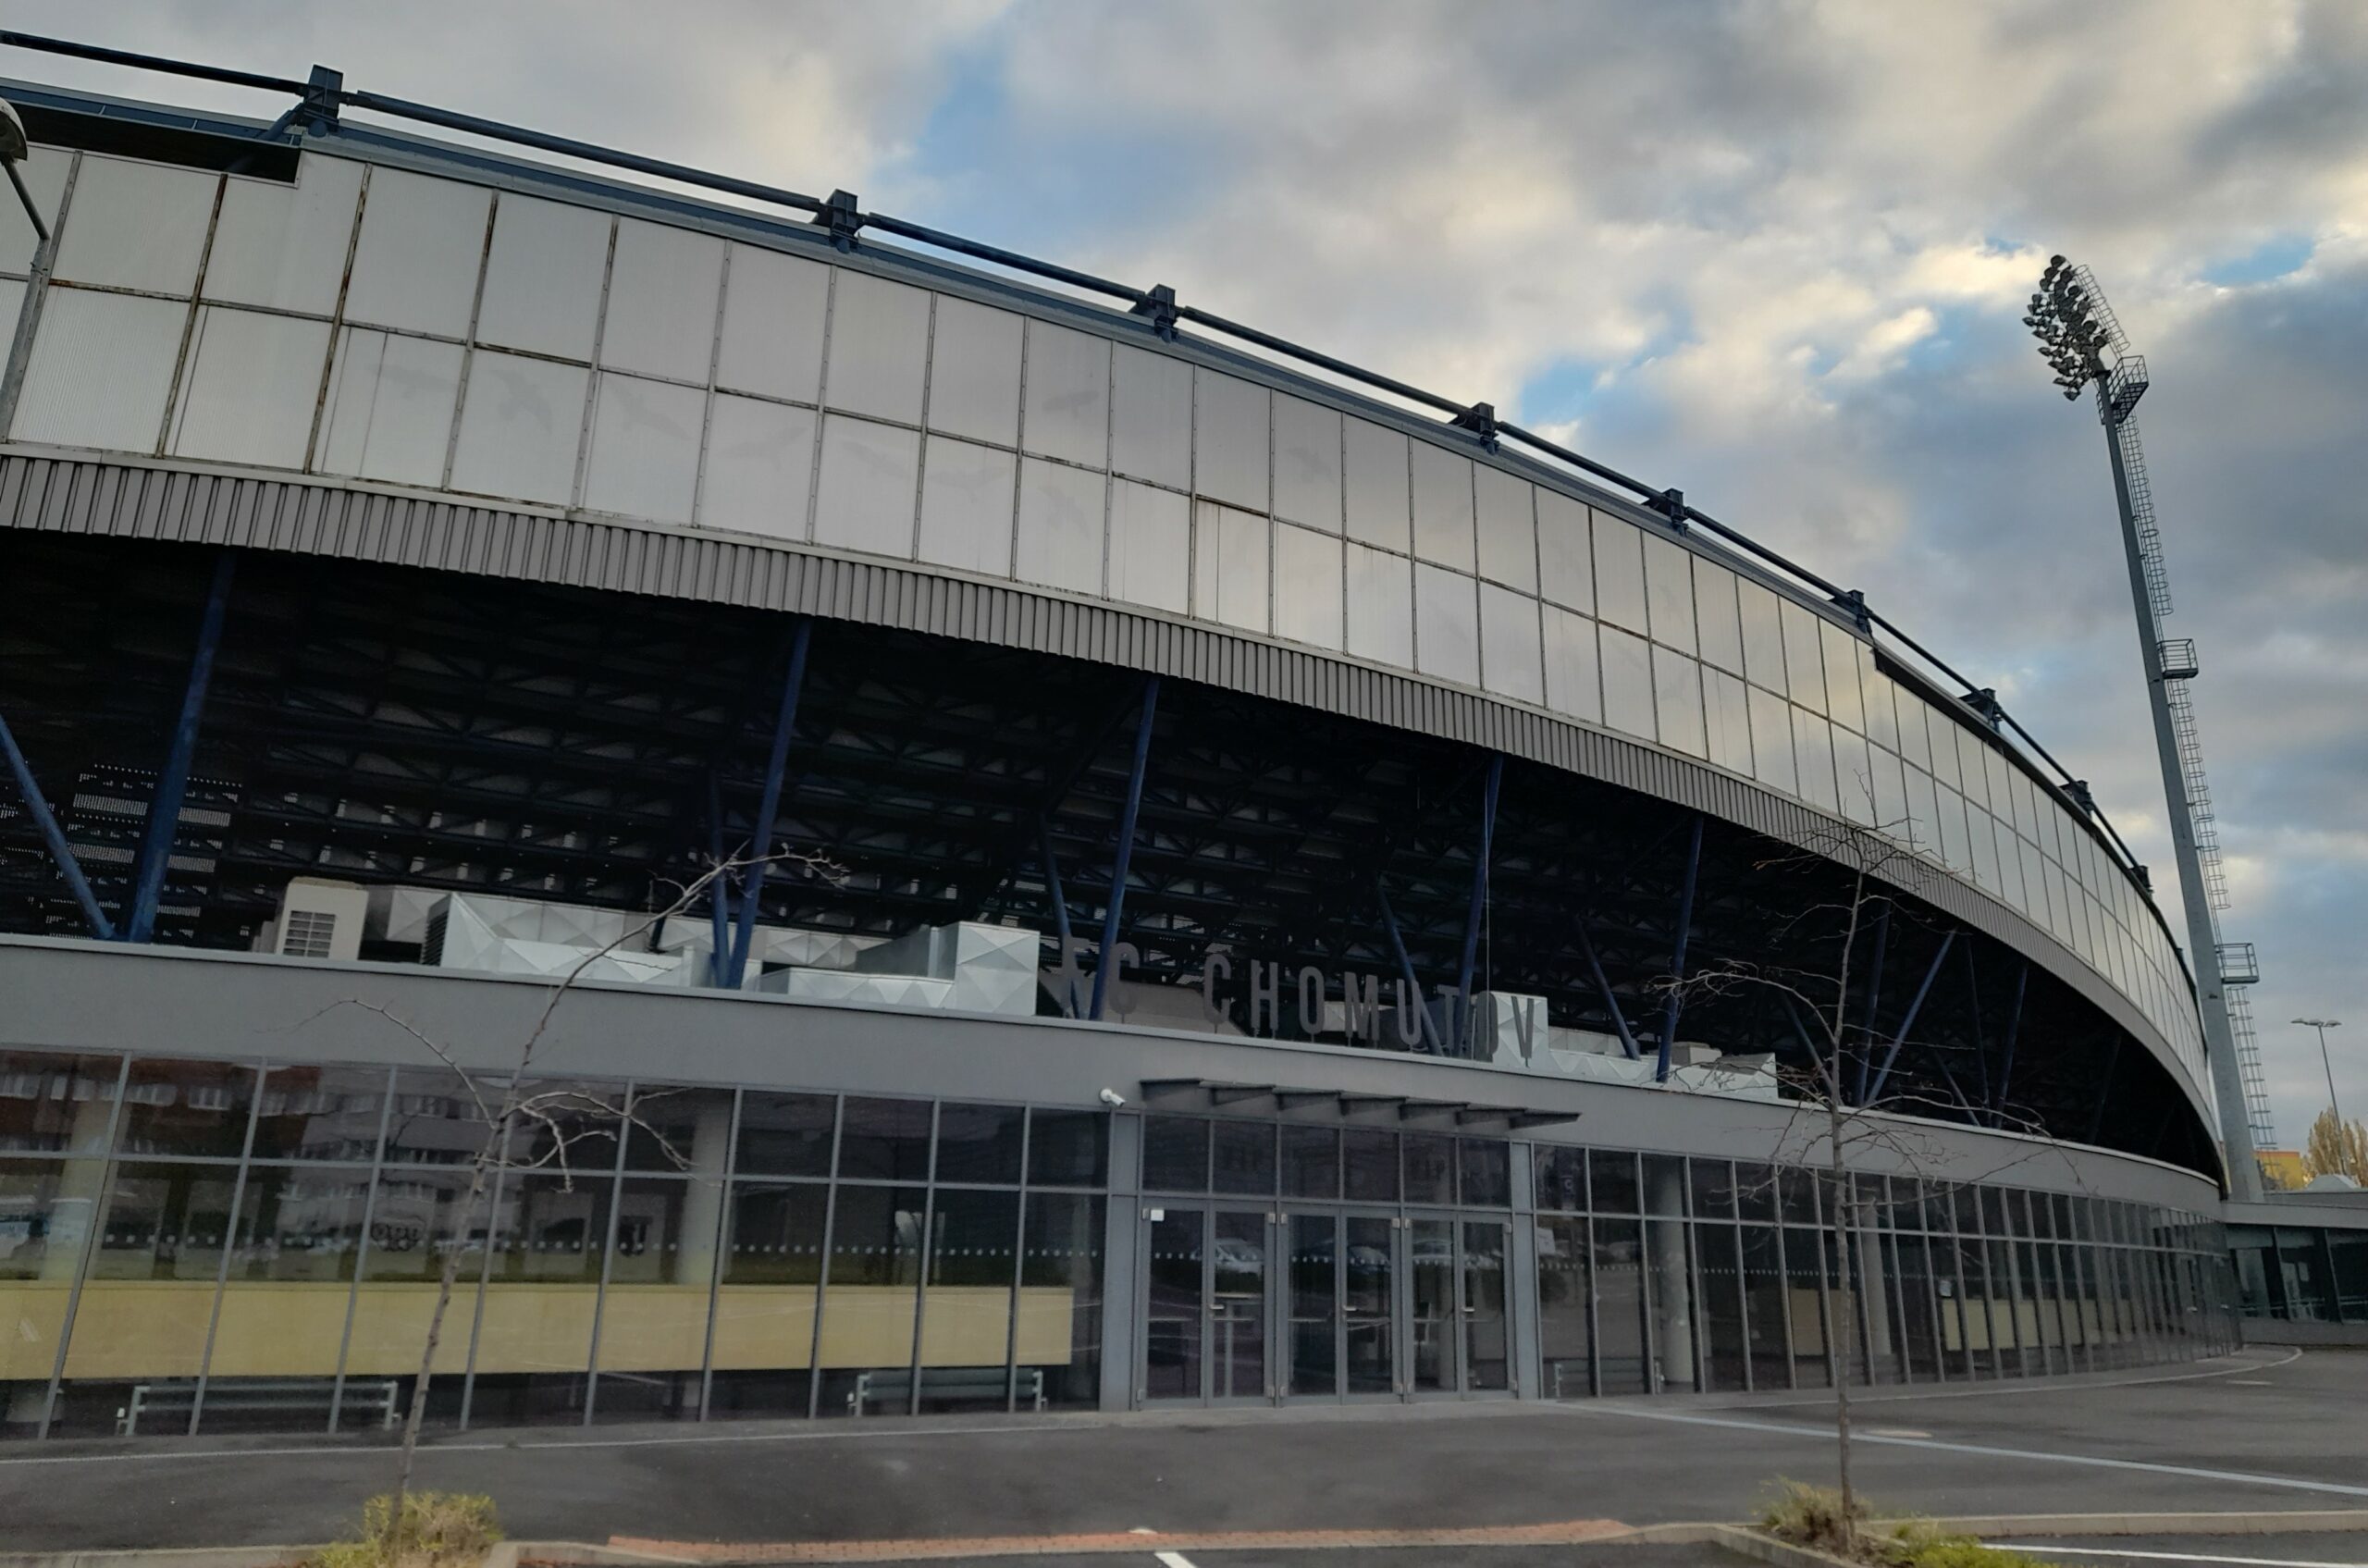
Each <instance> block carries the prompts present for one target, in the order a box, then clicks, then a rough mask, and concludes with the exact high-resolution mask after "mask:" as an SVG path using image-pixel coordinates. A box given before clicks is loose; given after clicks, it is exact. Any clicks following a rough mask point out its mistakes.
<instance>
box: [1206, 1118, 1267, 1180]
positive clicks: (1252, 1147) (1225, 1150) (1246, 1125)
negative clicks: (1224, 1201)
mask: <svg viewBox="0 0 2368 1568" xmlns="http://www.w3.org/2000/svg"><path fill="white" fill-rule="evenodd" d="M1215 1132H1216V1152H1215V1160H1214V1164H1215V1176H1216V1190H1217V1191H1220V1192H1240V1193H1245V1194H1250V1193H1256V1194H1260V1195H1266V1194H1271V1193H1272V1192H1273V1191H1275V1127H1274V1124H1273V1123H1272V1122H1264V1121H1225V1120H1220V1121H1218V1122H1216V1123H1215Z"/></svg>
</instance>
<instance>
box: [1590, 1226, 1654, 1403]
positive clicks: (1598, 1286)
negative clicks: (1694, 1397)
mask: <svg viewBox="0 0 2368 1568" xmlns="http://www.w3.org/2000/svg"><path fill="white" fill-rule="evenodd" d="M1594 1242H1595V1245H1594V1265H1595V1266H1594V1267H1593V1268H1592V1269H1591V1270H1590V1271H1589V1275H1588V1281H1589V1283H1590V1285H1591V1286H1592V1287H1593V1289H1594V1291H1595V1303H1594V1305H1595V1327H1596V1360H1595V1364H1596V1391H1597V1392H1598V1393H1605V1394H1643V1393H1649V1392H1651V1391H1652V1383H1651V1379H1650V1367H1649V1365H1648V1364H1647V1361H1646V1359H1645V1345H1646V1339H1645V1269H1644V1237H1643V1232H1642V1229H1641V1228H1640V1227H1639V1226H1638V1224H1637V1222H1636V1221H1635V1220H1633V1219H1603V1218H1598V1219H1597V1220H1596V1222H1595V1234H1594Z"/></svg>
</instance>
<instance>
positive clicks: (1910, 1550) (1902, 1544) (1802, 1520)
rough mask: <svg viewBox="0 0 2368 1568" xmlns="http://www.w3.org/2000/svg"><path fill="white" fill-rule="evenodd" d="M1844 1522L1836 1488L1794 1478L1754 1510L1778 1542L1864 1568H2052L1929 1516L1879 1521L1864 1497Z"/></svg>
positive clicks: (2055, 1566)
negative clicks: (1938, 1523) (1949, 1528)
mask: <svg viewBox="0 0 2368 1568" xmlns="http://www.w3.org/2000/svg"><path fill="white" fill-rule="evenodd" d="M1847 1524H1848V1527H1847V1528H1845V1527H1844V1508H1843V1506H1842V1494H1841V1493H1840V1492H1838V1491H1835V1490H1833V1489H1832V1488H1827V1487H1811V1486H1806V1485H1804V1484H1802V1483H1801V1482H1799V1481H1779V1482H1777V1483H1776V1494H1775V1496H1774V1497H1773V1498H1771V1499H1770V1500H1769V1502H1768V1503H1767V1505H1766V1506H1765V1507H1763V1508H1762V1509H1761V1510H1760V1512H1759V1527H1760V1528H1761V1529H1763V1530H1766V1531H1767V1532H1768V1533H1769V1534H1770V1535H1771V1536H1774V1537H1776V1538H1777V1539H1778V1540H1780V1541H1785V1542H1788V1543H1790V1544H1791V1545H1794V1546H1800V1547H1807V1548H1808V1549H1810V1550H1812V1551H1822V1552H1826V1553H1828V1554H1830V1555H1832V1556H1834V1557H1841V1558H1846V1559H1848V1560H1850V1561H1852V1562H1863V1563H1866V1564H1867V1565H1868V1568H2057V1565H2056V1564H2054V1563H2051V1562H2047V1561H2046V1560H2045V1559H2042V1558H2037V1557H2033V1556H2031V1555H2030V1554H2029V1553H2028V1552H2021V1551H2008V1550H2006V1549H2004V1548H2003V1547H1994V1546H1991V1545H1989V1544H1988V1543H1987V1542H1985V1541H1982V1540H1981V1539H1980V1538H1979V1537H1973V1536H1963V1535H1953V1534H1951V1533H1949V1532H1948V1531H1945V1530H1943V1529H1941V1528H1939V1527H1938V1526H1936V1525H1933V1524H1932V1522H1931V1521H1930V1520H1929V1519H1878V1518H1876V1517H1875V1516H1874V1514H1873V1513H1872V1512H1871V1511H1870V1510H1869V1508H1868V1507H1867V1504H1866V1502H1865V1500H1863V1499H1861V1500H1857V1502H1856V1505H1855V1506H1854V1507H1853V1508H1851V1509H1850V1510H1849V1511H1848V1513H1847Z"/></svg>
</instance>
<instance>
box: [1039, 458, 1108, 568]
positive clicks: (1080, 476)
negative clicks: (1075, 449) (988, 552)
mask: <svg viewBox="0 0 2368 1568" xmlns="http://www.w3.org/2000/svg"><path fill="white" fill-rule="evenodd" d="M1108 488H1109V481H1108V480H1106V479H1104V477H1103V476H1102V475H1099V474H1096V473H1093V472H1092V471H1091V470H1089V469H1083V468H1071V467H1069V466H1068V465H1067V464H1066V463H1047V462H1046V461H1045V460H1044V459H1042V458H1041V457H1030V458H1023V459H1021V460H1020V464H1019V549H1018V557H1017V560H1018V572H1019V579H1020V581H1022V582H1024V583H1042V584H1043V585H1044V586H1046V587H1048V588H1067V590H1069V591H1070V592H1071V593H1080V594H1098V593H1100V592H1101V591H1102V513H1103V508H1104V501H1105V497H1106V493H1107V490H1108Z"/></svg>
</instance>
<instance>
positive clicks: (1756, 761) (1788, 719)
mask: <svg viewBox="0 0 2368 1568" xmlns="http://www.w3.org/2000/svg"><path fill="white" fill-rule="evenodd" d="M1745 689H1746V690H1748V691H1749V693H1750V694H1751V776H1752V777H1753V778H1756V779H1758V781H1759V782H1760V783H1761V784H1766V785H1767V786H1768V787H1769V788H1770V789H1773V790H1780V791H1782V793H1784V794H1786V795H1790V796H1799V794H1800V793H1801V773H1800V769H1799V768H1797V767H1796V766H1795V765H1794V760H1793V708H1792V705H1791V704H1790V703H1788V702H1786V701H1785V700H1784V699H1783V698H1781V697H1778V696H1776V695H1775V694H1773V693H1772V692H1768V691H1764V690H1762V689H1761V688H1760V687H1758V686H1750V687H1747V688H1745Z"/></svg>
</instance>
